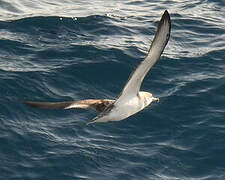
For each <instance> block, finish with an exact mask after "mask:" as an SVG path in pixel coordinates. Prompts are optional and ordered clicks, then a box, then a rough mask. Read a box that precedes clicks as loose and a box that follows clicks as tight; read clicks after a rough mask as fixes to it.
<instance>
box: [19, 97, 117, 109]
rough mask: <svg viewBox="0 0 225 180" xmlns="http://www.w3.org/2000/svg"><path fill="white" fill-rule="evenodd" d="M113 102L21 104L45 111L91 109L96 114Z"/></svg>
mask: <svg viewBox="0 0 225 180" xmlns="http://www.w3.org/2000/svg"><path fill="white" fill-rule="evenodd" d="M114 102H115V100H111V99H85V100H80V101H67V102H33V101H24V102H23V103H24V104H26V105H29V106H31V107H36V108H45V109H71V108H81V109H88V108H92V109H95V110H96V111H98V112H102V111H104V110H105V108H106V107H108V106H110V105H112V104H113V103H114Z"/></svg>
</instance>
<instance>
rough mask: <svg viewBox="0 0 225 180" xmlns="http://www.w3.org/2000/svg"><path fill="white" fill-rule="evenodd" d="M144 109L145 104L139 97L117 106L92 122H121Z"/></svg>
mask: <svg viewBox="0 0 225 180" xmlns="http://www.w3.org/2000/svg"><path fill="white" fill-rule="evenodd" d="M143 108H144V103H143V102H141V101H140V99H139V98H138V97H135V98H132V99H131V100H129V101H127V102H126V103H124V104H119V105H115V107H113V109H112V110H111V111H110V112H109V113H108V114H106V115H104V116H102V117H100V118H98V119H96V120H94V121H92V122H107V121H121V120H123V119H126V118H128V117H129V116H131V115H133V114H135V113H137V112H139V111H140V110H142V109H143Z"/></svg>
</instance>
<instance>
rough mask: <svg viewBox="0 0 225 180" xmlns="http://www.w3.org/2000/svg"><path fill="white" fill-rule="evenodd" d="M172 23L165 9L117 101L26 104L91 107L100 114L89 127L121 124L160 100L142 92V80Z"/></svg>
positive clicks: (62, 107)
mask: <svg viewBox="0 0 225 180" xmlns="http://www.w3.org/2000/svg"><path fill="white" fill-rule="evenodd" d="M170 30H171V21H170V15H169V13H168V11H167V10H166V11H165V12H164V14H163V15H162V17H161V20H160V22H159V24H158V29H157V32H156V34H155V37H154V39H153V41H152V44H151V46H150V49H149V51H148V54H147V56H146V58H145V59H144V60H143V61H142V62H141V63H140V64H139V66H138V67H137V68H136V69H135V70H134V72H133V73H132V74H131V75H130V78H129V80H128V81H127V83H126V85H125V86H124V88H123V90H122V92H121V94H120V95H119V97H118V98H117V99H116V100H111V99H86V100H80V101H68V102H33V101H24V102H23V103H24V104H27V105H29V106H32V107H37V108H47V109H71V108H82V109H87V108H92V109H94V110H96V111H97V112H99V115H98V116H96V117H95V118H94V119H92V120H91V121H89V122H88V123H87V124H91V123H96V122H108V121H120V120H123V119H126V118H128V117H129V116H131V115H133V114H135V113H137V112H139V111H141V110H142V109H144V108H145V107H146V106H148V105H150V104H151V103H152V102H153V101H159V98H154V97H153V96H152V94H151V93H149V92H144V91H139V90H140V87H141V84H142V81H143V80H144V78H145V76H146V74H147V73H148V71H149V70H150V69H151V67H152V66H153V65H154V64H155V63H156V62H157V61H158V60H159V57H160V55H161V54H162V52H163V50H164V48H165V47H166V44H167V42H168V40H169V37H170Z"/></svg>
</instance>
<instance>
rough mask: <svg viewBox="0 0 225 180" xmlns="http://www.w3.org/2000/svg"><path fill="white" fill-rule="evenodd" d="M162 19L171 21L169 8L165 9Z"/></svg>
mask: <svg viewBox="0 0 225 180" xmlns="http://www.w3.org/2000/svg"><path fill="white" fill-rule="evenodd" d="M162 19H165V20H169V21H170V14H169V12H168V11H167V10H165V11H164V13H163V16H162Z"/></svg>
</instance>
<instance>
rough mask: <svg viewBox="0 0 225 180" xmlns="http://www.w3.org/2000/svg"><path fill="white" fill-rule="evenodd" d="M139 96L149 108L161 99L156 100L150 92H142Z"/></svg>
mask: <svg viewBox="0 0 225 180" xmlns="http://www.w3.org/2000/svg"><path fill="white" fill-rule="evenodd" d="M139 94H140V96H141V97H142V98H143V100H144V104H145V106H148V105H149V104H151V103H152V102H154V101H157V102H159V98H154V97H153V96H152V94H151V93H149V92H143V91H141V92H139Z"/></svg>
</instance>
